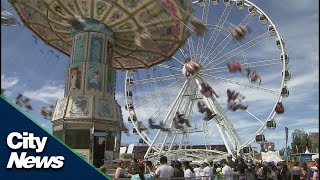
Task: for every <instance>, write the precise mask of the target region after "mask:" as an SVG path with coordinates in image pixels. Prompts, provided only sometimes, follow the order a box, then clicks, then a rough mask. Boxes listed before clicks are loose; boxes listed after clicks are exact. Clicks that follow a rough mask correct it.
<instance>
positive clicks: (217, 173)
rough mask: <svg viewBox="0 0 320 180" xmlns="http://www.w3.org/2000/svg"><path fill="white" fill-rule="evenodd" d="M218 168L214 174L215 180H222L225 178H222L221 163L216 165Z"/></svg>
mask: <svg viewBox="0 0 320 180" xmlns="http://www.w3.org/2000/svg"><path fill="white" fill-rule="evenodd" d="M215 166H216V173H214V175H215V176H214V180H222V179H223V177H222V176H221V172H222V167H221V165H220V162H217V163H215Z"/></svg>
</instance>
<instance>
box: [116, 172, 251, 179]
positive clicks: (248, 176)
mask: <svg viewBox="0 0 320 180" xmlns="http://www.w3.org/2000/svg"><path fill="white" fill-rule="evenodd" d="M111 177H112V175H111ZM129 179H130V178H117V180H129ZM154 179H155V180H169V179H170V180H255V179H256V177H255V174H254V173H245V174H233V175H221V174H215V175H213V176H199V177H192V178H184V177H180V178H156V177H155V178H154Z"/></svg>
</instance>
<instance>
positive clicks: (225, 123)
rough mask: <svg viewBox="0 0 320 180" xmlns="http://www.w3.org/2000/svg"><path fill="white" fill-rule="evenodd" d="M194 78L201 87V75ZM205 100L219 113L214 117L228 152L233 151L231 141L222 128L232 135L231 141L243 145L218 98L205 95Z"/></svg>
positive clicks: (209, 106) (211, 108) (213, 111)
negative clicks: (228, 140)
mask: <svg viewBox="0 0 320 180" xmlns="http://www.w3.org/2000/svg"><path fill="white" fill-rule="evenodd" d="M194 79H195V82H196V83H197V85H198V87H199V89H201V84H202V83H204V81H203V80H202V78H201V77H200V76H198V75H196V76H195V77H194ZM203 100H204V102H205V104H206V105H207V107H208V108H209V109H210V110H211V111H212V113H214V114H217V115H216V117H214V118H215V119H216V122H215V123H216V124H217V128H218V130H219V133H220V135H221V137H222V140H223V142H224V144H225V146H226V148H227V150H228V152H229V153H231V148H230V146H229V143H228V142H227V139H226V137H225V135H224V133H223V131H222V129H223V130H225V132H226V134H228V137H231V139H230V142H231V143H232V142H234V143H235V145H233V146H235V147H239V146H240V145H241V139H240V136H239V135H238V134H237V132H236V131H235V130H234V128H233V126H232V124H231V123H230V121H229V119H228V117H227V116H226V115H225V114H224V112H223V111H222V110H221V109H222V108H221V107H220V105H219V104H218V103H215V102H216V101H217V100H216V99H215V97H214V96H211V97H205V96H203ZM237 149H238V148H237Z"/></svg>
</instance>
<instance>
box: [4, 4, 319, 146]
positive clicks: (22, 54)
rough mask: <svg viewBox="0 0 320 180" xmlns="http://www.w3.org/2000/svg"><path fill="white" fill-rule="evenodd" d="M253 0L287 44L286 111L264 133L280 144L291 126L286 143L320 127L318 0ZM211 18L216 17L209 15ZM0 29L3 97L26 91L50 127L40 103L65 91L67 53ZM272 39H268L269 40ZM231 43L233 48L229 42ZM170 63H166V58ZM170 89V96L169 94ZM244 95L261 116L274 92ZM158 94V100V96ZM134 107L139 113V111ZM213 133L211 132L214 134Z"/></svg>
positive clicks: (121, 75) (245, 127) (246, 132)
mask: <svg viewBox="0 0 320 180" xmlns="http://www.w3.org/2000/svg"><path fill="white" fill-rule="evenodd" d="M252 2H253V3H255V4H256V5H257V6H259V7H260V8H261V9H262V10H263V11H264V12H265V13H266V14H267V15H268V16H269V17H270V18H271V20H272V22H273V23H274V24H275V25H276V27H277V30H278V32H279V33H280V35H281V36H282V37H283V39H284V41H285V50H286V52H288V54H289V57H290V63H289V69H290V72H291V74H292V78H291V80H290V81H289V82H288V87H289V90H290V96H289V97H288V98H286V99H284V104H285V108H286V109H285V114H283V115H280V116H277V117H276V120H277V129H276V130H274V131H272V132H271V131H269V132H266V133H265V135H266V137H267V140H268V141H273V142H275V144H276V147H277V148H282V147H284V143H285V138H284V137H285V134H284V127H285V126H286V127H288V128H289V144H290V142H291V132H292V131H293V130H294V129H298V128H303V129H304V130H305V131H307V132H319V101H318V99H319V89H318V86H319V42H318V39H319V29H318V23H319V8H318V4H319V1H299V0H281V1H279V0H254V1H252ZM1 5H2V7H4V8H5V9H6V10H9V11H10V12H12V13H14V11H13V9H12V8H10V6H9V4H8V3H7V1H4V0H2V1H1ZM232 18H234V19H232ZM237 18H239V17H237V14H231V15H230V22H233V21H234V22H237ZM212 21H217V20H216V19H215V18H213V19H212ZM228 21H229V19H228ZM257 23H258V22H256V21H254V22H251V23H250V24H249V27H250V26H251V27H252V29H256V28H257V29H259V28H260V27H262V26H261V25H259V26H258V25H257V26H255V25H256V24H257ZM1 32H2V33H1V44H2V47H1V48H2V49H1V50H2V54H1V59H2V60H1V68H2V69H1V83H2V87H3V88H4V89H6V97H7V98H8V99H9V100H10V101H14V98H15V96H16V95H17V94H18V93H22V94H24V95H26V96H28V97H30V98H31V100H32V105H33V107H34V109H35V110H34V111H31V112H29V114H30V116H31V117H32V118H33V119H34V120H36V121H37V122H38V123H39V124H40V125H42V126H44V127H45V128H47V129H48V130H50V131H51V123H50V122H49V121H48V120H46V119H44V118H42V116H41V115H40V113H39V108H40V107H41V106H42V105H45V106H49V105H51V104H55V101H56V100H57V99H59V98H61V97H63V94H64V83H65V78H66V70H67V69H66V67H67V64H68V57H67V56H65V55H63V54H61V53H59V52H58V51H56V50H54V49H53V48H51V47H48V46H46V45H44V43H43V42H41V40H36V39H35V37H34V36H33V34H32V33H31V32H30V31H29V30H28V29H27V28H26V27H20V26H15V27H7V26H1ZM254 33H255V32H252V34H251V36H254V35H255V34H254ZM271 43H272V42H269V41H266V44H267V45H269V44H271ZM229 48H232V44H231V45H230V47H229ZM254 48H255V49H252V50H250V51H248V53H247V54H246V57H247V58H248V59H250V58H261V59H266V58H278V56H279V54H273V52H274V51H275V49H274V47H272V48H271V47H270V48H269V46H264V45H261V46H257V47H254ZM179 56H181V55H178V54H177V57H179ZM264 57H266V58H264ZM239 58H241V57H239ZM249 61H250V60H249ZM168 64H170V63H169V62H168ZM171 65H172V64H171ZM218 67H219V66H218ZM272 68H273V66H272ZM151 71H152V72H153V70H152V69H149V70H146V71H143V72H139V73H140V76H139V74H138V76H139V77H141V76H145V75H148V74H152V73H151ZM274 71H277V73H281V70H280V69H276V68H273V69H269V68H265V69H262V70H261V71H260V72H261V75H262V77H263V78H264V83H265V84H264V85H265V86H264V87H268V88H272V89H276V88H277V87H280V86H279V82H274V80H273V79H272V77H271V76H272V75H273V72H274ZM166 73H167V71H162V72H159V74H161V75H164V74H166ZM222 77H227V78H237V77H234V76H232V75H230V74H223V75H222ZM124 79H125V72H123V71H118V72H117V95H116V98H117V99H118V101H119V103H120V105H121V106H122V107H124V97H123V94H124ZM268 80H269V81H268ZM275 81H276V80H275ZM162 85H163V84H161V85H160V86H162ZM215 86H217V87H221V86H224V84H219V83H217V84H215ZM223 88H225V87H223ZM135 90H136V91H137V92H139V91H140V96H141V97H142V96H144V95H145V94H144V92H143V91H141V90H142V89H139V88H138V87H137V88H136V89H135ZM240 91H241V92H243V93H246V92H248V91H249V90H247V89H244V88H243V89H240ZM168 95H169V96H171V94H168ZM172 96H174V94H172ZM247 97H248V101H247V103H249V106H250V107H256V108H255V109H254V110H253V112H254V113H255V114H259V115H261V116H263V115H264V116H265V114H268V113H270V108H271V106H268V108H264V107H265V105H264V104H263V103H264V102H265V103H269V102H273V103H274V101H273V100H274V98H275V97H270V98H269V97H268V94H266V95H265V94H263V93H262V94H259V93H257V92H252V93H251V91H250V93H248V95H247ZM263 98H265V100H264V99H263ZM158 100H159V101H161V99H158ZM223 100H224V99H222V100H221V102H222V104H223V102H225V101H223ZM269 100H270V101H269ZM271 100H272V101H271ZM224 105H225V103H224ZM141 111H145V112H149V111H150V112H152V111H153V110H152V109H147V108H145V109H142V110H141ZM137 113H138V114H139V113H140V114H142V113H141V112H137ZM146 114H148V113H146ZM229 114H230V113H229ZM123 115H124V121H125V122H127V117H128V114H127V112H126V111H125V110H124V108H123ZM234 116H236V117H234ZM146 117H147V115H146ZM230 117H231V118H232V119H233V121H232V122H233V123H234V124H235V126H237V128H239V133H240V135H241V136H242V137H246V136H250V134H252V133H253V132H252V131H251V127H253V126H256V125H257V124H256V123H257V122H255V121H250V122H248V121H246V119H244V118H245V117H243V118H242V116H241V115H240V114H233V115H230ZM138 118H139V117H138ZM239 124H240V125H241V127H240V126H239ZM126 125H127V127H128V128H132V125H130V124H128V123H126ZM212 133H214V132H212ZM213 136H214V137H215V135H213ZM201 137H202V136H201V135H191V136H190V139H189V140H190V141H192V142H193V143H196V142H197V139H199V138H201ZM138 140H139V136H137V135H131V136H127V135H123V136H122V142H123V143H136V142H138ZM217 143H219V141H218V142H217Z"/></svg>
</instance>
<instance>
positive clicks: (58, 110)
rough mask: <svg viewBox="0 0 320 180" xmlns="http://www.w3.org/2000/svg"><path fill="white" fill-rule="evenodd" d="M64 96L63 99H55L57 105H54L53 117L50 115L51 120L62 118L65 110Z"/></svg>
mask: <svg viewBox="0 0 320 180" xmlns="http://www.w3.org/2000/svg"><path fill="white" fill-rule="evenodd" d="M66 100H67V99H66V98H63V99H59V100H58V101H57V105H56V107H55V110H54V113H53V117H52V121H54V120H57V119H62V118H63V115H64V112H65V110H66V106H67V105H66V102H67V101H66Z"/></svg>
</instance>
